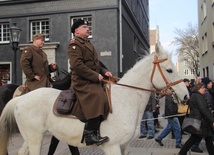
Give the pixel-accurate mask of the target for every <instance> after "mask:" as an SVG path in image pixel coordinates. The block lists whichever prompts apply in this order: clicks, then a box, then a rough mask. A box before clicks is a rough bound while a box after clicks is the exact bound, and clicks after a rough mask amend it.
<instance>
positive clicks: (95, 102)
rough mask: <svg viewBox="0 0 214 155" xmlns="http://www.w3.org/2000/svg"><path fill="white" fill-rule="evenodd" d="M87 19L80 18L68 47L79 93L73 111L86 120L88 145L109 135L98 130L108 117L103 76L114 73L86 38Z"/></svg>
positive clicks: (73, 78) (74, 85)
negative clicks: (102, 82)
mask: <svg viewBox="0 0 214 155" xmlns="http://www.w3.org/2000/svg"><path fill="white" fill-rule="evenodd" d="M87 24H88V23H87V21H84V20H82V19H78V20H77V21H76V22H75V23H74V24H73V26H72V28H71V30H72V33H74V35H75V37H74V39H73V40H71V41H70V44H69V46H68V56H69V59H70V69H71V70H72V89H73V90H74V92H75V93H76V95H77V102H78V103H77V104H76V106H75V107H74V109H73V114H75V115H76V116H78V117H79V118H81V119H86V120H87V124H86V127H85V130H84V136H85V141H86V145H92V144H94V143H96V144H98V145H99V144H101V143H103V142H106V141H107V140H108V137H100V136H99V135H98V134H97V133H98V130H99V127H100V123H101V120H102V119H105V118H106V115H107V113H106V112H107V110H108V103H107V102H108V100H107V97H106V95H105V93H104V90H103V88H102V86H101V80H102V79H103V76H112V74H111V72H109V71H108V70H106V69H104V68H102V67H101V66H100V65H99V60H98V56H97V51H96V50H95V48H94V46H93V45H92V44H91V43H90V41H89V40H88V39H87V37H88V36H89V28H88V25H87Z"/></svg>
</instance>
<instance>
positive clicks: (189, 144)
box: [179, 134, 214, 155]
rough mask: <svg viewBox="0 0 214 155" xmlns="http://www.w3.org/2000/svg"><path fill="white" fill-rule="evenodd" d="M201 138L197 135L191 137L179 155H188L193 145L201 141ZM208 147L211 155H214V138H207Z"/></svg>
mask: <svg viewBox="0 0 214 155" xmlns="http://www.w3.org/2000/svg"><path fill="white" fill-rule="evenodd" d="M200 138H201V137H199V136H197V135H193V134H192V135H191V136H190V138H189V139H188V140H187V141H186V143H185V144H184V145H183V147H182V148H181V150H180V151H179V155H186V154H187V152H188V151H189V149H190V148H191V147H192V145H193V144H195V142H196V141H198V140H200ZM205 142H206V147H207V151H208V153H209V155H213V152H214V146H213V141H212V136H210V137H206V138H205Z"/></svg>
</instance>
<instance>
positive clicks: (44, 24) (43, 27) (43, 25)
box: [30, 20, 50, 41]
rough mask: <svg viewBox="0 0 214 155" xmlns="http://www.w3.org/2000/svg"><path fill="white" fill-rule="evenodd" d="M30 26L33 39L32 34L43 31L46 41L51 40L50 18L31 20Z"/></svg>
mask: <svg viewBox="0 0 214 155" xmlns="http://www.w3.org/2000/svg"><path fill="white" fill-rule="evenodd" d="M30 28H31V36H30V38H31V40H32V36H33V35H35V34H37V33H43V34H45V41H49V33H50V32H49V30H50V28H49V20H36V21H31V23H30Z"/></svg>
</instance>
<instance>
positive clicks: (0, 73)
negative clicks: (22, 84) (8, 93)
mask: <svg viewBox="0 0 214 155" xmlns="http://www.w3.org/2000/svg"><path fill="white" fill-rule="evenodd" d="M11 67H12V66H11V63H10V62H0V80H2V79H3V80H6V81H7V82H8V83H11Z"/></svg>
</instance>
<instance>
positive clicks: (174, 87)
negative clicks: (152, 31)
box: [150, 44, 189, 101]
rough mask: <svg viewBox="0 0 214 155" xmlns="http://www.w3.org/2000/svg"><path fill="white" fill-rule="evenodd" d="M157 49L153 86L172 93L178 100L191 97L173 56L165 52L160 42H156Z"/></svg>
mask: <svg viewBox="0 0 214 155" xmlns="http://www.w3.org/2000/svg"><path fill="white" fill-rule="evenodd" d="M155 49H156V51H155V53H154V61H153V70H152V75H151V78H150V80H151V83H152V85H153V87H154V88H155V89H158V90H161V91H162V92H164V93H166V94H167V93H168V94H172V95H173V96H174V98H176V99H178V100H181V101H183V100H186V99H187V98H189V93H188V90H187V88H186V86H185V84H184V82H183V80H182V79H181V77H180V76H179V74H178V72H177V70H176V68H175V65H174V63H173V62H172V60H171V56H170V55H169V54H168V53H167V52H164V50H163V48H162V47H161V46H160V45H159V44H156V47H155ZM166 94H165V95H166Z"/></svg>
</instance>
